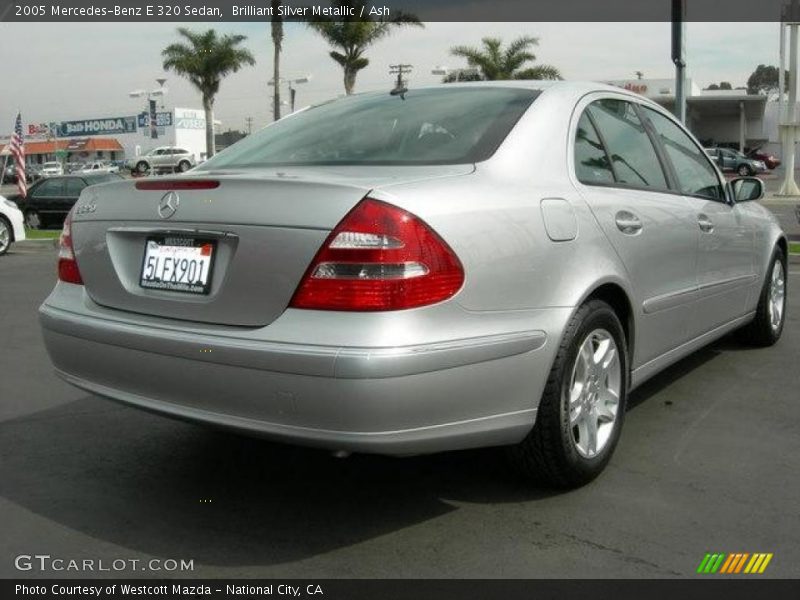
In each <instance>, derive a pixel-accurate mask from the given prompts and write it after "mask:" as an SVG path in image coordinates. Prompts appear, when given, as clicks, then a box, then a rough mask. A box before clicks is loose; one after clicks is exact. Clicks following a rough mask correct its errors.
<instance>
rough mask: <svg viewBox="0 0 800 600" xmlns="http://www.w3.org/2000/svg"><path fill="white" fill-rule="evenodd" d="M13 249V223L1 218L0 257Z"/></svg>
mask: <svg viewBox="0 0 800 600" xmlns="http://www.w3.org/2000/svg"><path fill="white" fill-rule="evenodd" d="M9 248H11V223H9V222H8V221H7V220H6V219H5V217H2V216H0V256H3V254H5V253H6V252H8V249H9Z"/></svg>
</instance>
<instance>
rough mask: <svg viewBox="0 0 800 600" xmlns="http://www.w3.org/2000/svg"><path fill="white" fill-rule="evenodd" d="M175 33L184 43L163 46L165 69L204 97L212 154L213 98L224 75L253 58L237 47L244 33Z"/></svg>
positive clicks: (208, 145)
mask: <svg viewBox="0 0 800 600" xmlns="http://www.w3.org/2000/svg"><path fill="white" fill-rule="evenodd" d="M178 33H179V34H180V35H181V36H182V37H183V39H184V40H185V42H187V43H182V42H176V43H174V44H170V45H169V46H167V47H166V48H164V50H163V52H161V56H162V57H163V58H164V70H166V71H169V70H172V71H175V73H177V74H178V75H182V76H184V77H186V79H188V80H189V81H190V82H191V83H192V85H193V86H194V87H195V88H197V90H198V91H199V92H200V94H201V95H202V97H203V110H205V113H206V157H207V158H211V157H212V156H214V112H213V109H214V98H215V97H216V95H217V92H219V85H220V83H221V82H222V79H223V77H225V76H227V75H229V74H230V73H236V72H237V71H238V70H239V69H241V68H242V67H244V66H246V65H254V64H255V62H256V59H255V58H253V55H252V54H251V53H250V51H249V50H245V49H243V48H239V47H238V46H239V44H241V43H242V42H243V41H244V40H246V39H247V38H246V37H245V36H243V35H223V36H222V37H218V36H217V32H216V31H214V30H213V29H209V30H208V31H205V32H195V31H190V30H188V29H186V28H185V27H179V28H178Z"/></svg>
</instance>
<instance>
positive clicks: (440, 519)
mask: <svg viewBox="0 0 800 600" xmlns="http://www.w3.org/2000/svg"><path fill="white" fill-rule="evenodd" d="M54 261H55V257H54V252H53V249H52V247H47V246H44V245H41V246H26V247H23V248H20V249H18V250H16V251H13V252H11V253H10V254H8V255H7V256H5V257H3V258H0V532H2V535H0V577H19V576H22V577H40V576H42V573H40V572H38V570H32V571H22V572H21V571H17V570H16V569H15V566H14V562H15V557H17V556H19V555H33V554H47V555H50V556H51V557H53V558H63V559H67V560H69V559H75V560H78V561H81V560H83V559H88V560H93V561H99V560H103V561H105V562H104V564H105V565H106V566H108V565H110V564H112V563H111V561H113V560H120V559H122V560H125V561H131V560H138V561H143V562H140V563H137V566H136V567H135V568H132V569H131V568H130V567H127V566H126V567H125V569H126V570H123V571H120V572H115V571H113V570H112V571H110V572H94V573H92V572H83V573H80V572H77V573H76V572H69V571H58V572H57V571H48V572H45V573H44V576H49V577H57V576H62V577H63V576H67V577H76V576H84V577H85V576H139V577H144V576H147V577H153V576H187V577H198V578H199V577H266V578H289V577H316V578H325V577H448V578H449V577H532V578H536V577H678V576H690V577H692V576H696V575H695V570H696V568H697V566H698V565H699V563H700V562H701V560H702V559H703V557H704V555H705V554H706V553H707V552H726V553H732V552H749V553H753V552H769V553H773V554H774V558H773V559H772V561H771V563H770V564H769V567H768V569H767V571H766V572H765V574H764V575H761V576H759V577H797V576H798V575H800V544H798V540H800V510H798V509H800V500H798V499H800V479H798V477H797V465H798V461H797V457H798V456H800V410H798V407H799V406H800V405H799V403H798V398H800V394H798V390H799V389H800V370H798V368H797V366H798V364H800V322H799V321H798V314H800V296H798V295H797V294H794V293H793V288H794V289H798V286H800V265H793V266H792V274H791V275H790V281H789V288H790V296H789V298H790V300H789V309H788V322H787V325H786V330H785V332H784V336H783V338H782V340H781V341H780V342H779V343H778V344H777V345H776V346H774V347H772V348H768V349H752V348H748V347H746V346H743V345H741V344H740V343H739V342H737V341H736V340H735V339H733V338H732V337H728V338H726V339H724V340H721V341H719V342H718V343H716V344H714V345H713V346H711V347H709V348H706V349H704V350H702V351H700V352H698V353H696V354H694V355H693V356H691V357H690V358H688V359H686V360H684V361H682V362H680V363H679V364H677V365H676V366H674V367H673V368H671V369H669V370H668V371H666V372H665V373H662V374H661V375H659V376H657V377H656V378H655V379H653V380H651V381H650V382H649V383H647V384H645V386H644V387H643V388H641V389H639V390H638V391H636V392H635V393H634V394H633V396H632V398H631V400H630V405H631V406H630V409H629V411H628V413H627V417H626V423H625V429H624V431H623V435H622V440H621V442H620V445H619V446H618V448H617V452H616V454H615V456H614V458H613V460H612V462H611V464H610V465H609V467H608V469H607V471H606V472H605V473H604V474H603V475H602V476H601V477H600V478H599V479H598V480H597V481H595V482H594V483H592V484H590V485H588V486H586V487H584V488H582V489H580V490H576V491H572V492H553V491H549V490H544V489H537V488H535V487H531V486H529V485H526V484H523V483H521V482H520V481H518V480H517V479H515V478H514V476H513V475H512V474H511V473H509V472H508V471H507V470H506V469H505V468H502V467H501V466H499V465H502V462H501V457H500V456H498V452H496V451H468V452H454V453H448V454H441V455H436V456H423V457H414V458H404V459H390V458H381V457H374V456H352V457H350V458H348V459H336V458H333V457H331V456H330V455H329V454H327V453H325V452H320V451H315V450H308V449H303V448H295V447H289V446H281V445H277V444H272V443H268V442H265V441H262V440H256V439H250V438H246V437H241V436H237V435H234V434H230V433H223V432H219V431H214V430H211V429H206V428H203V427H199V426H195V425H192V424H188V423H182V422H178V421H172V420H168V419H165V418H162V417H159V416H156V415H152V414H148V413H145V412H141V411H138V410H134V409H131V408H126V407H123V406H120V405H117V404H115V403H112V402H109V401H106V400H103V399H99V398H95V397H92V396H90V395H87V394H86V393H85V392H82V391H80V390H77V389H75V388H72V387H70V386H69V385H67V384H66V383H63V382H62V381H60V380H59V379H57V378H56V377H55V376H54V375H53V374H52V371H51V369H50V364H49V362H48V359H47V356H46V353H45V350H44V347H43V344H42V341H41V337H40V334H39V328H38V324H37V313H36V309H37V307H38V306H39V304H40V302H41V301H42V300H43V299H44V298H45V296H46V295H47V293H48V292H49V290H50V288H51V287H52V285H53V282H54V279H55V274H54ZM141 376H142V377H147V376H148V374H147V373H142V374H141ZM152 558H156V559H160V560H162V561H164V560H166V559H176V560H181V559H183V560H192V561H193V565H194V570H193V571H188V572H164V571H161V572H153V571H149V570H147V568H148V567H147V566H146V567H144V569H145V570H142V566H141V565H143V564H145V565H147V564H148V563H147V562H146V561H149V560H150V559H152ZM94 564H97V563H94ZM117 564H119V563H117ZM126 564H131V563H126ZM162 564H163V563H162ZM148 566H149V565H148ZM706 577H709V576H706ZM713 577H721V576H718V575H717V576H713Z"/></svg>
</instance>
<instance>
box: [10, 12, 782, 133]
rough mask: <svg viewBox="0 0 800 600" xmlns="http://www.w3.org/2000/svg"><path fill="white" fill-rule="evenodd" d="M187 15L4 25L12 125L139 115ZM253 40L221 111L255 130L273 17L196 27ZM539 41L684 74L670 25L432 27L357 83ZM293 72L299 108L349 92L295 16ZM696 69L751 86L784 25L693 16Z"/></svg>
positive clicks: (262, 105)
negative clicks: (138, 95) (137, 95)
mask: <svg viewBox="0 0 800 600" xmlns="http://www.w3.org/2000/svg"><path fill="white" fill-rule="evenodd" d="M177 25H178V24H176V23H135V24H127V23H103V24H92V23H58V24H56V23H1V24H0V39H2V40H3V46H4V47H6V48H19V49H20V51H19V52H20V56H19V58H18V60H9V58H10V57H6V60H4V61H0V82H3V85H4V90H3V93H2V100H3V102H2V103H0V133H2V132H8V131H10V129H11V127H12V124H13V119H14V116H15V114H16V111H17V108H18V107H19V108H20V109H22V111H23V119H24V120H25V122H26V123H27V122H38V121H49V120H62V119H72V118H88V117H106V116H122V115H130V114H134V113H136V112H139V111H140V110H141V109H142V107H143V102H141V101H139V100H133V99H130V98H128V92H129V91H131V90H134V89H142V88H145V89H153V88H155V87H156V86H157V84H156V83H155V79H156V78H157V77H160V76H162V75H163V71H162V68H161V59H160V51H161V49H162V48H163V47H164V46H166V45H167V44H169V43H170V42H172V41H173V40H175V37H176V36H175V28H176V27H177ZM207 27H215V28H217V29H218V30H220V31H225V32H236V33H242V34H244V35H246V36H248V40H247V42H246V45H247V46H248V47H249V48H250V50H251V51H252V52H253V53H254V54H255V56H256V59H257V65H256V66H255V67H252V68H248V69H245V70H244V71H242V72H240V73H238V74H235V75H232V76H231V77H229V78H228V79H226V80H225V81H224V82H223V84H222V89H221V92H220V94H219V96H218V97H217V104H216V118H217V119H219V120H221V121H222V123H223V129H227V128H232V129H244V128H245V119H246V118H247V117H252V118H253V119H254V126H255V127H259V126H262V125H265V124H266V123H268V122H269V120H270V119H271V96H270V94H271V88H269V87H268V86H267V83H266V82H267V81H268V80H269V79H270V77H271V64H272V44H271V41H270V37H269V24H268V23H211V24H203V23H196V24H192V25H191V28H193V29H205V28H207ZM520 35H533V36H536V37H538V38H539V40H540V43H539V47H538V49H537V50H536V54H537V56H538V59H539V60H540V61H541V62H544V63H549V64H552V65H554V66H556V67H558V68H559V69H560V70H561V72H562V74H563V76H564V77H565V78H566V79H589V80H605V79H624V78H633V77H634V73H635V71H637V70H638V71H643V72H644V74H645V77H648V78H660V77H672V75H673V67H672V63H671V62H670V58H669V54H670V47H669V46H670V25H669V23H427V24H426V27H425V28H424V29H417V28H408V29H404V30H400V31H398V32H397V33H395V34H394V35H393V36H391V37H389V38H386V39H385V40H383V41H381V42H379V43H378V44H377V45H376V46H375V47H374V48H372V49H371V50H370V51H369V52H368V53H367V57H368V58H369V59H370V66H369V67H367V68H366V69H364V70H363V71H362V72H361V73H360V74H359V77H358V82H357V85H356V89H357V91H366V90H371V89H383V88H386V89H388V87H389V86H390V83H391V79H390V76H389V75H388V66H389V65H390V64H392V63H396V62H403V63H410V64H412V65H414V71H413V73H412V75H411V85H415V84H416V85H421V84H426V83H433V82H436V81H438V80H439V77H437V76H434V75H432V74H431V73H430V71H431V69H433V68H434V67H436V66H437V65H446V66H449V67H451V68H453V67H460V66H465V65H464V64H463V63H462V62H460V61H459V60H458V59H455V58H453V57H451V56H449V48H450V47H451V46H453V45H458V44H467V45H478V44H479V43H480V39H481V38H482V37H484V36H497V37H501V38H503V39H504V40H507V41H509V40H512V39H513V38H515V37H518V36H520ZM284 46H285V47H284V54H283V61H282V63H283V66H282V68H283V70H284V74H286V75H288V76H301V75H306V74H311V75H312V80H311V82H309V83H308V84H305V85H302V86H299V87H298V105H299V106H303V105H306V104H309V103H313V102H318V101H321V100H325V99H329V98H332V97H335V96H337V95H339V94H341V93H343V87H342V81H341V79H342V75H341V70H340V68H339V66H338V65H337V64H335V63H334V62H333V61H332V60H331V59H330V58H329V57H328V51H329V49H328V47H327V46H326V45H325V43H324V42H323V41H322V40H321V39H320V38H319V37H318V36H317V35H315V34H314V33H313V32H311V31H309V30H308V29H307V28H306V27H305V26H304V25H302V24H299V23H288V24H286V39H285V43H284ZM687 55H688V63H689V69H688V71H689V76H690V77H692V78H693V79H694V80H695V81H696V82H697V83H698V84H700V85H701V86H706V85H708V84H710V83H714V82H719V81H721V80H724V81H730V82H731V83H732V84H733V85H734V87H735V86H737V85H744V84H745V82H746V80H747V76H748V75H749V74H750V73H751V72H752V71H753V69H754V68H755V67H756V66H757V65H758V64H760V63H764V64H777V62H778V25H777V24H776V23H689V25H688V31H687ZM166 76H167V77H168V78H169V80H168V82H167V87H168V88H169V90H170V92H169V95H168V96H167V99H166V103H167V105H169V106H182V107H199V106H200V101H199V96H198V94H197V93H196V92H195V91H194V90H193V89H192V88H191V86H190V85H189V84H188V83H187V82H186V81H184V80H181V79H180V78H178V77H177V76H175V75H171V74H168V75H166Z"/></svg>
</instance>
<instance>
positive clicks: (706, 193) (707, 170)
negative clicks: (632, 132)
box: [644, 108, 724, 200]
mask: <svg viewBox="0 0 800 600" xmlns="http://www.w3.org/2000/svg"><path fill="white" fill-rule="evenodd" d="M644 111H645V114H646V115H647V118H648V119H650V122H651V123H652V124H653V128H654V129H655V130H656V133H657V134H658V137H659V139H660V140H661V144H662V145H663V146H664V148H665V150H666V152H667V156H668V157H669V160H670V162H671V163H672V166H673V167H674V168H675V174H676V175H677V177H678V185H679V186H680V188H681V192H682V193H684V194H689V195H691V196H702V197H704V198H711V199H713V200H722V199H723V198H724V195H723V191H722V186H721V185H720V182H719V179H718V178H717V172H716V169H715V168H714V167H713V166H711V162H710V161H709V160H708V158H707V157H706V155H705V153H704V152H703V151H702V150H701V149H700V148H698V147H697V145H696V144H695V143H694V142H692V139H691V138H690V137H689V136H688V135H686V133H685V132H684V131H683V130H682V129H681V128H680V127H678V126H677V125H676V124H675V123H674V122H673V121H672V120H670V119H668V118H667V117H665V116H664V115H662V114H660V113H658V112H656V111H654V110H651V109H649V108H645V109H644Z"/></svg>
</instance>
